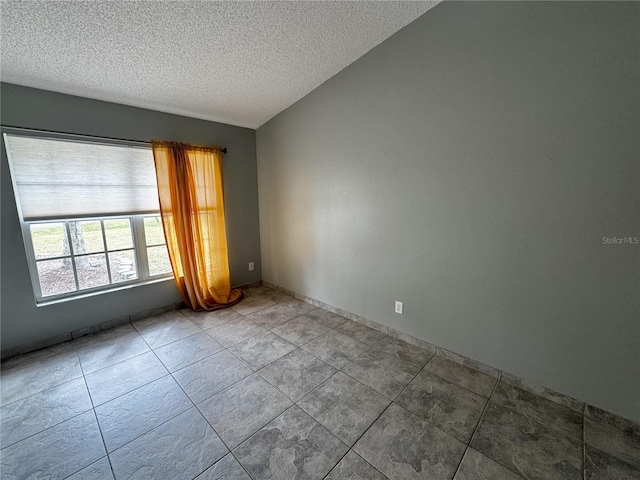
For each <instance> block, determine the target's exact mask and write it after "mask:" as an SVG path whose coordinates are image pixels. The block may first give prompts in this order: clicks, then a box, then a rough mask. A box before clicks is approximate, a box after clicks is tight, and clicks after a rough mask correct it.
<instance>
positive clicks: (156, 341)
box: [133, 310, 201, 348]
mask: <svg viewBox="0 0 640 480" xmlns="http://www.w3.org/2000/svg"><path fill="white" fill-rule="evenodd" d="M133 326H134V327H135V329H136V330H138V332H139V333H140V335H142V338H144V340H145V341H146V342H147V343H148V344H149V346H150V347H151V348H158V347H161V346H163V345H166V344H168V343H171V342H175V341H176V340H180V339H181V338H184V337H188V336H191V335H195V334H196V333H199V332H200V331H201V330H200V327H198V326H197V325H196V324H194V323H193V322H192V321H191V320H189V319H188V318H187V317H185V316H184V315H183V314H182V313H180V312H178V311H175V310H172V311H170V312H166V313H163V314H162V315H157V316H154V317H148V318H143V319H142V320H138V321H137V322H134V323H133Z"/></svg>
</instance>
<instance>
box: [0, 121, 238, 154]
mask: <svg viewBox="0 0 640 480" xmlns="http://www.w3.org/2000/svg"><path fill="white" fill-rule="evenodd" d="M2 128H6V129H10V130H16V131H19V132H30V133H44V134H50V135H51V134H53V135H61V136H65V137H71V138H78V139H93V140H109V141H111V142H122V143H126V144H128V145H139V146H144V147H149V146H151V142H150V141H148V142H147V141H144V140H129V139H126V138H113V137H100V136H98V135H83V134H79V133H68V132H59V131H55V130H38V129H35V128H24V127H12V126H10V125H2ZM222 153H227V147H225V148H223V149H222Z"/></svg>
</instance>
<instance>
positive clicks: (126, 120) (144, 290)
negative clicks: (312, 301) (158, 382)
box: [0, 83, 261, 349]
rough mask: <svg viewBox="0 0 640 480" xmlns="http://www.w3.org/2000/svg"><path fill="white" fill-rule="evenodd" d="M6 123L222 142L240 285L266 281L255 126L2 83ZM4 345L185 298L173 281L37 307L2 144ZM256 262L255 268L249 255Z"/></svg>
mask: <svg viewBox="0 0 640 480" xmlns="http://www.w3.org/2000/svg"><path fill="white" fill-rule="evenodd" d="M0 94H1V96H2V110H1V112H2V117H1V120H2V125H6V126H16V127H28V128H36V129H43V130H53V131H61V132H67V133H78V134H86V135H98V136H104V137H113V138H125V139H131V140H145V141H148V140H151V139H152V138H157V139H165V140H176V141H183V142H189V143H197V144H208V145H222V146H225V147H227V148H228V149H229V153H227V154H226V155H225V157H224V186H225V200H226V206H225V210H226V214H227V240H228V245H229V268H230V270H231V283H232V285H242V284H246V283H250V282H254V281H257V280H260V278H261V269H260V235H259V225H258V196H257V178H256V174H257V172H256V150H255V131H254V130H251V129H248V128H239V127H234V126H230V125H223V124H220V123H214V122H207V121H204V120H196V119H193V118H187V117H181V116H178V115H170V114H166V113H159V112H154V111H151V110H145V109H140V108H134V107H127V106H123V105H118V104H114V103H107V102H100V101H96V100H89V99H86V98H80V97H74V96H69V95H61V94H58V93H53V92H47V91H44V90H36V89H31V88H25V87H20V86H17V85H11V84H5V83H3V84H2V85H1V90H0ZM1 167H2V179H1V181H2V183H1V185H2V191H1V194H2V197H1V200H2V225H1V228H2V258H1V265H2V277H1V284H2V297H1V303H2V306H1V315H2V348H3V349H5V348H10V347H14V346H17V345H22V344H24V343H27V342H31V341H36V340H41V339H46V338H49V337H52V336H54V335H57V334H61V333H66V332H69V331H72V330H76V329H79V328H83V327H87V326H90V325H93V324H97V323H101V322H104V321H107V320H110V319H113V318H118V317H122V316H126V315H130V314H133V313H136V312H140V311H143V310H148V309H152V308H156V307H160V306H163V305H167V304H169V303H172V302H177V301H180V296H179V294H178V292H177V290H176V288H175V285H174V283H173V280H169V281H165V282H160V283H155V284H150V285H144V286H137V287H133V288H129V289H126V290H121V291H117V292H113V293H108V294H103V295H96V296H91V297H88V298H83V299H78V300H72V301H66V302H62V303H58V304H55V305H49V306H42V307H36V305H35V301H34V296H33V290H32V288H31V282H30V279H29V271H28V269H27V260H26V256H25V250H24V244H23V241H22V234H21V232H20V224H19V220H18V212H17V210H16V203H15V197H14V194H13V188H12V185H11V179H10V177H9V168H8V164H7V158H6V152H5V147H4V142H3V144H2V165H1ZM251 261H253V262H255V264H256V269H255V270H254V271H253V272H249V271H248V262H251Z"/></svg>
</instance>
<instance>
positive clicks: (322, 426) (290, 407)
mask: <svg viewBox="0 0 640 480" xmlns="http://www.w3.org/2000/svg"><path fill="white" fill-rule="evenodd" d="M294 407H297V408H298V409H299V410H301V411H302V412H303V413H304V414H305V415H307V416H308V417H309V418H310V419H311V420H312V421H313V422H315V423H317V424H318V425H319V426H320V427H321V428H323V429H325V430H326V431H327V433H328V434H329V435H330V436H332V437H333V438H335V439H336V440H338V441H339V442H340V443H342V444H343V445H344V446H345V447H347V452H346V453H345V455H346V454H347V453H349V450H351V447H350V446H349V445H347V444H346V443H345V442H344V441H342V439H340V438H338V437H337V436H336V435H334V434H333V433H332V432H331V431H330V430H329V429H328V428H327V427H325V426H324V425H322V424H321V423H320V422H318V421H317V420H316V419H315V418H313V417H312V416H311V415H309V414H308V413H307V412H306V411H305V410H303V409H302V408H300V407H299V406H298V405H297V404H295V403H294V404H292V405H291V406H289V407H288V408H286V409H285V410H284V411H283V412H281V413H280V414H279V415H277V416H276V417H274V418H273V419H271V420H270V421H269V422H267V423H266V424H265V425H264V426H263V427H261V428H259V429H258V430H257V431H256V432H254V433H253V434H251V435H250V436H249V437H247V438H246V439H244V440H243V441H242V442H240V443H239V444H238V445H237V446H236V447H234V449H233V450H231V453H232V454H233V456H234V458H235V459H236V460H237V461H238V463H239V464H240V466H242V468H243V469H244V470H245V471H246V472H247V475H249V477H250V478H252V479H253V478H254V477H253V476H251V475H250V474H249V472H248V471H247V469H246V468H245V467H244V464H243V463H242V462H241V461H240V459H239V458H238V457H236V455H235V453H234V451H235V450H238V449H239V448H240V447H241V446H242V445H244V444H245V443H247V442H248V441H249V440H251V439H252V438H253V437H255V436H256V435H257V434H258V433H260V432H261V431H262V430H264V429H265V428H266V427H267V426H269V425H270V424H272V423H273V422H275V421H276V420H277V419H278V418H280V417H281V416H283V415H284V414H285V413H287V412H288V411H289V410H291V409H292V408H294ZM342 458H344V455H343V457H341V458H340V460H342ZM337 464H338V463H336V464H335V465H337ZM335 465H334V466H333V467H332V468H331V470H333V468H335ZM331 470H330V471H329V472H331ZM327 475H328V473H327ZM325 477H326V475H325ZM323 478H324V477H323Z"/></svg>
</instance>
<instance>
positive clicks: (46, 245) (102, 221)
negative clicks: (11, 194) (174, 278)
mask: <svg viewBox="0 0 640 480" xmlns="http://www.w3.org/2000/svg"><path fill="white" fill-rule="evenodd" d="M4 140H5V147H6V150H7V155H8V158H9V165H10V169H11V176H12V180H13V184H14V190H15V193H16V200H17V204H18V210H19V212H20V218H21V223H22V232H23V237H24V242H25V249H26V252H27V259H28V262H29V268H30V272H31V279H32V283H33V289H34V293H35V296H36V300H37V301H38V302H41V301H45V302H46V301H51V300H56V299H59V298H65V297H71V296H76V295H79V294H84V293H88V292H96V291H102V290H106V289H112V288H115V287H119V286H122V285H128V284H136V283H144V282H148V281H151V280H156V279H161V278H165V277H171V275H172V271H171V264H170V262H169V256H168V253H167V247H166V244H165V238H164V233H163V229H162V221H161V219H160V215H159V205H158V194H157V188H156V180H155V167H154V164H153V154H152V152H151V148H149V147H140V146H128V145H122V144H107V143H95V142H92V141H86V140H85V141H82V140H80V141H79V140H78V139H76V138H73V139H71V138H64V137H62V138H61V137H41V136H34V135H25V134H24V133H21V132H17V133H16V132H13V131H12V130H11V129H6V131H5V133H4Z"/></svg>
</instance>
